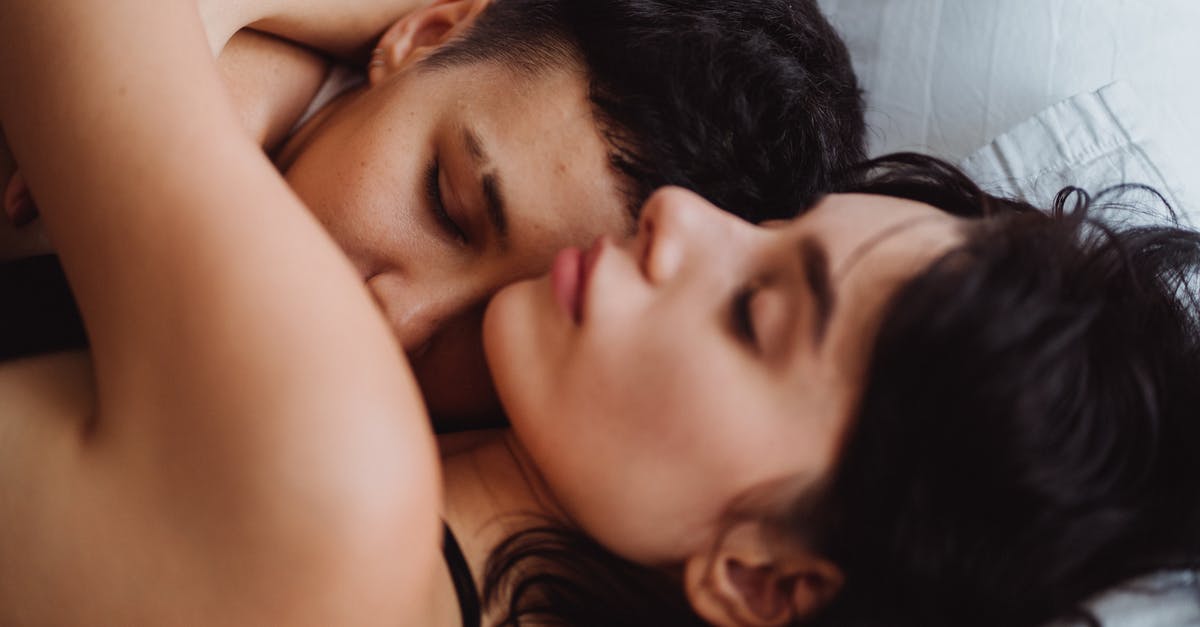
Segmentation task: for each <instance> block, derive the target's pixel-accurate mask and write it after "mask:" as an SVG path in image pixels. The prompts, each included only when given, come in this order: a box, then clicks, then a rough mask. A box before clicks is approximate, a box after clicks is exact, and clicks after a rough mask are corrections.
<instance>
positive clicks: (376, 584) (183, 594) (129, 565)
mask: <svg viewBox="0 0 1200 627" xmlns="http://www.w3.org/2000/svg"><path fill="white" fill-rule="evenodd" d="M93 377H94V371H93V368H92V364H91V360H90V358H89V356H88V355H87V354H86V353H81V352H70V353H59V354H53V355H47V356H41V357H36V358H31V359H24V360H19V361H11V362H6V363H0V398H3V399H4V401H5V402H4V403H3V404H2V405H0V503H4V506H3V507H2V508H0V555H4V559H3V560H0V624H87V623H93V621H95V620H96V619H97V618H98V617H106V620H105V621H104V622H106V623H110V624H231V625H232V624H241V623H253V624H289V625H292V624H295V625H307V624H322V625H328V624H356V625H359V624H361V625H368V624H376V623H379V624H431V623H429V622H428V621H426V620H425V617H428V616H430V615H431V613H432V612H434V611H436V610H437V608H434V607H430V606H429V604H428V602H427V601H428V599H432V598H435V597H436V595H435V594H434V591H435V589H436V586H437V585H439V583H440V581H441V576H440V570H439V569H440V564H439V561H438V560H439V557H438V555H439V553H438V542H439V539H440V536H439V531H440V528H439V527H438V525H437V520H438V518H437V512H434V511H430V510H429V509H428V508H426V509H424V510H423V511H420V512H412V511H406V510H405V508H407V507H409V506H411V505H412V500H411V499H409V498H405V495H404V494H403V493H404V491H405V490H406V489H408V490H411V489H412V488H411V487H408V488H406V486H405V485H397V484H396V483H393V482H389V481H387V480H386V471H387V469H385V468H380V469H379V470H380V471H382V472H384V475H385V476H383V477H380V478H379V480H378V481H376V482H375V483H374V484H373V485H370V484H359V485H352V484H340V485H338V486H337V487H338V488H339V491H338V492H328V491H326V490H323V489H321V486H320V483H321V482H322V479H321V478H320V477H317V476H314V475H309V474H306V471H305V470H304V468H303V465H302V464H300V463H297V464H296V465H295V466H294V467H292V468H290V469H289V472H290V473H291V474H292V475H294V476H295V477H297V481H295V482H289V481H287V480H285V479H283V478H281V477H280V476H279V475H278V474H277V470H276V469H273V468H271V467H272V466H274V465H278V464H280V463H283V462H284V461H285V460H279V459H271V458H270V457H269V456H267V455H264V456H262V459H261V461H262V464H263V468H261V469H259V470H258V471H257V476H256V475H255V472H253V471H250V472H248V471H247V468H246V467H245V466H240V465H239V464H233V466H234V467H237V472H236V474H237V475H240V477H235V476H234V473H231V472H229V470H228V469H226V468H224V466H225V465H224V464H222V460H221V457H222V455H221V453H220V451H219V450H209V451H204V450H196V451H195V452H194V454H192V455H190V456H188V457H190V458H183V459H180V458H174V459H172V458H167V457H163V456H161V455H153V454H149V455H147V454H145V453H141V454H139V455H137V456H136V457H135V458H130V457H128V456H126V455H125V454H124V453H123V452H122V451H120V450H118V449H120V448H123V447H124V446H125V445H121V446H110V445H107V444H105V443H104V442H103V440H105V439H106V438H107V437H108V436H106V435H105V434H104V433H103V431H100V432H96V431H95V430H94V428H93V427H92V426H91V425H90V424H89V422H90V420H91V419H92V418H93V416H94V415H95V409H96V402H95V386H94V385H93ZM397 452H400V451H397ZM363 453H364V457H363V458H364V459H369V458H370V452H369V451H364V452H363ZM208 455H211V456H213V458H211V459H205V457H206V456H208ZM182 474H190V475H198V476H199V477H200V478H203V479H204V480H203V481H198V482H187V481H181V480H180V476H181V475H182ZM230 481H236V482H237V485H231V484H230ZM325 481H329V482H331V483H337V480H336V479H325ZM199 485H208V486H209V489H207V490H205V489H199V488H198V487H197V486H199ZM305 486H308V487H307V490H308V493H307V494H306V493H305V492H306V488H305ZM331 494H339V495H340V497H338V498H336V499H335V498H331V496H330V495H331ZM109 619H111V620H109ZM93 624H94V623H93Z"/></svg>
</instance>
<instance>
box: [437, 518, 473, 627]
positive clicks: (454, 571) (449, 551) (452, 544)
mask: <svg viewBox="0 0 1200 627" xmlns="http://www.w3.org/2000/svg"><path fill="white" fill-rule="evenodd" d="M442 555H443V556H444V557H445V558H446V566H447V567H448V568H449V569H450V578H451V579H452V580H453V581H454V593H455V594H456V595H458V609H459V611H460V612H461V614H462V624H463V627H479V626H480V624H482V622H483V616H482V614H481V613H480V609H479V592H478V591H477V590H476V589H475V579H474V578H473V577H471V567H470V566H468V565H467V559H466V558H465V557H463V553H462V549H461V548H459V546H458V541H457V540H455V539H454V534H453V533H451V532H450V526H449V525H447V524H446V523H445V522H443V523H442Z"/></svg>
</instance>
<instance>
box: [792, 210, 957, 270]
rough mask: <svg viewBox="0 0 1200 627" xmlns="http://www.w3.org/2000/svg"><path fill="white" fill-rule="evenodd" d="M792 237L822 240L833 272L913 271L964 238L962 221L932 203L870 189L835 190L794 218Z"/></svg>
mask: <svg viewBox="0 0 1200 627" xmlns="http://www.w3.org/2000/svg"><path fill="white" fill-rule="evenodd" d="M790 227H791V229H792V231H793V236H794V237H797V238H800V237H804V238H809V239H812V240H815V241H818V242H820V243H821V244H822V245H823V247H824V248H825V249H826V251H827V252H828V256H829V260H830V266H831V270H832V272H833V273H834V275H835V277H840V278H848V277H849V275H850V274H851V273H852V271H853V270H854V266H856V265H858V264H860V263H866V264H867V266H868V267H872V266H876V265H878V264H880V263H883V264H886V265H888V266H892V267H895V269H896V274H898V275H900V276H911V275H913V274H915V273H916V272H917V271H918V270H919V269H920V268H921V267H923V266H924V265H927V264H928V263H929V262H931V261H932V260H933V259H934V257H936V256H938V255H940V252H939V251H941V252H944V251H945V250H946V249H948V248H949V247H950V246H951V245H953V244H954V243H956V242H958V241H960V240H961V234H960V231H961V228H962V221H961V220H960V219H958V218H956V217H954V216H952V215H950V214H947V213H945V212H944V211H941V210H940V209H937V208H935V207H932V206H930V205H926V204H924V203H920V202H915V201H912V200H906V199H902V198H893V197H890V196H876V195H870V194H831V195H829V196H826V197H824V198H822V199H821V201H820V202H818V203H817V204H816V205H815V206H814V207H813V208H812V209H810V210H809V211H808V212H807V213H805V214H804V215H802V216H800V217H799V218H796V219H795V220H793V223H792V224H791V225H790Z"/></svg>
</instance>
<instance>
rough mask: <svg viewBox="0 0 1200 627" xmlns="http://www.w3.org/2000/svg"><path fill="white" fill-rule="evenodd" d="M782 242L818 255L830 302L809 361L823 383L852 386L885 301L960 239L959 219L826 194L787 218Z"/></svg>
mask: <svg viewBox="0 0 1200 627" xmlns="http://www.w3.org/2000/svg"><path fill="white" fill-rule="evenodd" d="M785 238H787V239H789V240H792V241H795V242H800V241H807V242H813V243H816V244H817V245H819V246H820V247H821V248H822V249H824V251H825V255H826V258H827V271H828V281H829V285H830V287H831V290H832V293H833V294H834V299H835V302H836V305H835V307H834V310H833V311H834V314H833V316H832V318H831V320H830V322H829V328H828V335H827V338H826V341H825V342H824V344H823V345H822V346H821V347H820V348H819V350H818V351H816V352H814V353H811V354H810V357H813V358H815V359H817V360H818V363H819V364H823V365H822V366H820V368H821V369H822V370H824V372H825V373H826V375H827V376H828V377H827V382H829V383H839V384H841V385H843V386H848V388H850V389H856V388H857V384H858V382H859V379H860V378H861V377H862V376H863V375H864V370H865V366H866V364H867V361H868V359H869V356H870V350H871V347H872V346H873V343H874V337H875V335H876V333H877V331H878V328H879V326H880V324H881V323H882V318H883V316H884V315H885V311H884V310H885V308H886V306H887V303H888V302H889V301H890V300H891V298H892V296H893V295H894V294H895V293H896V291H897V290H898V289H900V287H901V286H903V285H904V284H905V283H907V282H908V281H910V280H912V279H913V278H915V277H916V276H917V275H919V274H920V273H921V272H922V271H924V270H925V269H926V268H928V267H929V265H930V264H931V263H933V262H934V260H936V259H937V258H939V257H941V256H942V255H944V254H945V253H947V252H949V251H950V250H951V249H952V248H953V247H954V246H956V245H958V244H959V243H961V242H962V241H963V222H962V220H960V219H959V218H956V217H954V216H951V215H949V214H947V213H945V212H943V211H941V210H939V209H936V208H934V207H931V206H929V205H925V204H923V203H918V202H913V201H909V200H903V199H897V198H890V197H884V196H872V195H858V194H849V195H831V196H827V197H826V198H824V199H822V201H821V202H820V203H818V204H817V205H816V206H814V207H813V208H812V209H811V210H810V211H809V212H808V213H806V214H805V215H803V216H801V217H799V218H796V219H795V220H793V222H792V223H791V224H789V225H788V226H787V227H786V234H785ZM846 391H847V392H849V391H850V390H849V389H847V390H846Z"/></svg>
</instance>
